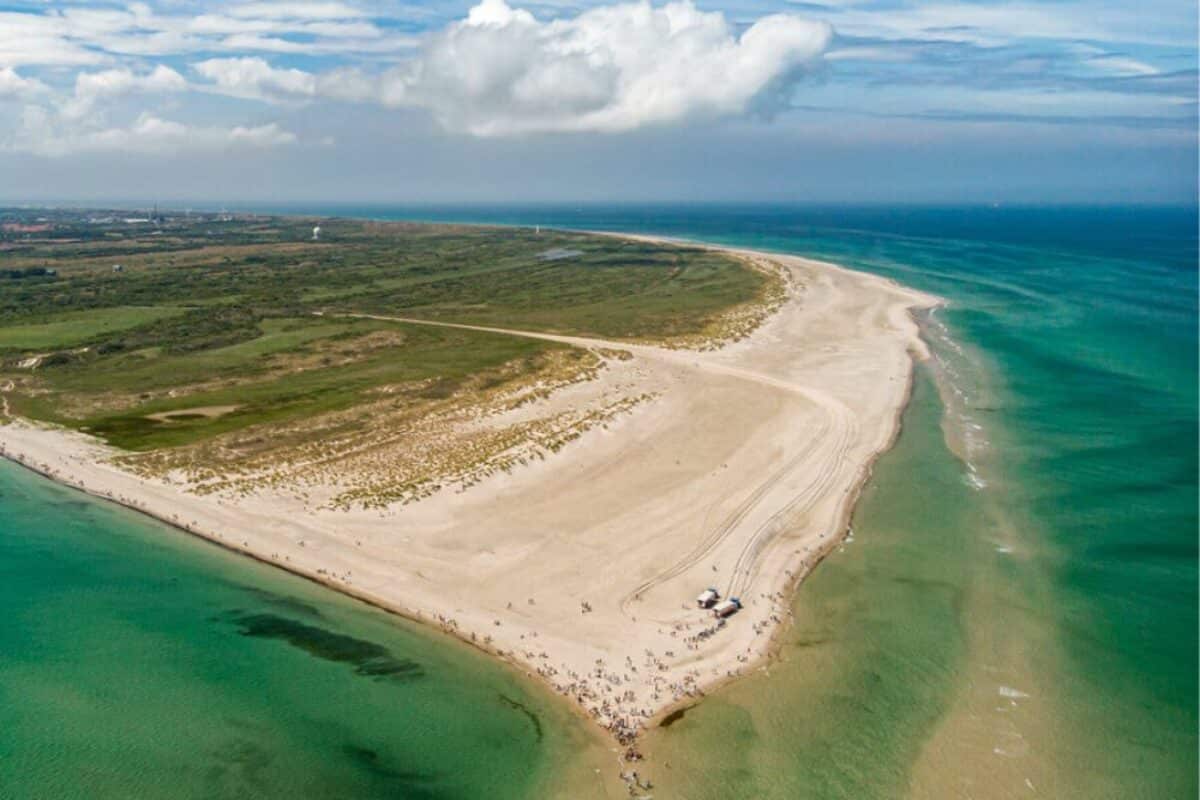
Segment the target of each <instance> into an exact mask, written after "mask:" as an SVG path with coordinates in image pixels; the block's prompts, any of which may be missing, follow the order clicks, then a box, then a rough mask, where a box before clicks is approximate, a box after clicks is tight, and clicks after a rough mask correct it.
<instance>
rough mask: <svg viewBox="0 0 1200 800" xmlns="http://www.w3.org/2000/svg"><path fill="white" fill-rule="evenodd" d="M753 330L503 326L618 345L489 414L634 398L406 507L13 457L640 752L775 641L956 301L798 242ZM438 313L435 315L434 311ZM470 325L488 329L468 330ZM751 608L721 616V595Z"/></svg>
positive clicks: (81, 443)
mask: <svg viewBox="0 0 1200 800" xmlns="http://www.w3.org/2000/svg"><path fill="white" fill-rule="evenodd" d="M732 252H734V253H735V254H736V255H738V256H740V257H743V258H747V259H750V260H752V261H755V262H757V263H759V264H760V265H761V266H762V267H763V268H768V269H781V270H783V271H784V273H785V275H786V277H787V280H786V283H787V286H788V291H787V297H786V299H785V301H784V302H783V304H782V305H781V306H780V307H779V308H778V310H776V311H775V312H774V313H773V314H772V315H771V316H770V317H768V318H767V320H766V321H765V322H764V323H763V324H762V325H760V326H759V327H758V328H757V329H756V330H755V331H754V332H753V333H752V334H751V335H750V336H748V337H746V338H744V339H742V340H740V341H737V342H735V343H733V344H729V345H727V346H725V347H723V348H720V349H717V350H707V351H691V350H680V349H668V348H663V347H657V346H650V345H643V344H629V343H626V342H610V341H604V340H599V339H590V338H584V337H571V336H555V335H550V334H542V333H536V332H527V331H517V330H507V329H503V328H486V329H484V330H491V331H499V332H503V333H507V334H511V335H515V336H530V337H535V338H542V339H549V340H553V341H558V342H562V343H566V344H570V345H574V346H578V347H583V348H587V349H589V350H592V351H593V352H595V353H597V354H598V355H599V356H600V357H601V358H602V359H603V360H604V363H605V367H604V369H602V370H600V371H599V373H598V375H597V376H596V377H594V378H592V379H591V380H587V381H583V382H579V383H574V384H571V385H569V386H566V387H565V388H561V389H559V390H557V391H556V392H554V393H553V394H551V395H550V396H549V397H547V398H544V399H542V400H539V401H537V402H536V403H531V404H527V405H523V406H521V407H520V408H517V409H512V410H509V411H506V412H504V414H502V415H500V416H499V417H496V418H488V419H483V420H480V421H479V422H478V424H479V425H481V426H488V425H501V424H505V425H511V424H512V423H513V422H514V421H515V420H519V419H521V418H534V417H546V416H550V415H553V414H555V413H560V412H563V411H567V410H578V409H587V408H595V409H605V408H614V407H619V408H620V409H621V411H620V413H617V414H615V415H612V416H611V417H605V421H604V422H603V424H597V425H594V426H593V427H591V428H590V429H588V430H587V431H586V432H584V433H583V434H582V435H581V436H580V437H579V438H577V439H575V440H574V441H572V442H570V443H569V444H567V445H566V446H564V447H562V448H561V449H559V450H558V451H557V452H554V453H551V454H549V455H547V456H545V457H544V458H539V459H533V460H531V461H530V463H528V464H525V465H522V466H518V467H516V468H514V469H512V470H511V471H507V472H499V473H497V474H493V475H490V476H488V477H486V478H483V479H482V480H480V481H478V482H475V483H473V484H472V485H469V486H465V487H459V486H449V485H447V486H445V487H443V488H442V489H441V490H440V491H438V492H436V493H434V494H432V495H431V496H429V497H427V498H425V499H422V500H420V501H419V502H415V503H411V504H407V505H395V506H391V507H387V508H384V509H361V508H352V509H349V510H343V509H335V508H329V507H322V500H324V499H327V498H328V497H331V496H333V494H334V488H333V487H330V488H329V490H328V492H326V494H325V495H322V494H321V492H320V487H317V489H316V490H310V491H309V492H308V494H307V495H306V496H305V497H300V496H298V495H297V494H296V493H295V492H292V491H288V490H287V487H280V488H279V489H277V490H276V489H269V488H265V489H262V490H259V491H257V492H255V493H253V494H250V495H248V496H247V495H244V494H235V493H232V492H228V493H213V494H197V493H194V492H192V491H188V490H187V486H186V484H183V483H182V482H180V481H172V480H171V479H170V477H169V476H168V477H167V478H165V479H161V480H160V479H147V478H144V477H142V476H139V475H134V474H132V473H130V472H127V471H124V470H123V469H121V468H120V467H119V466H117V465H116V464H115V463H114V462H113V458H114V456H115V455H117V452H116V451H114V450H112V449H110V448H108V447H107V446H105V445H103V444H102V443H100V442H98V441H97V440H95V439H92V438H90V437H87V436H85V435H83V434H78V433H74V432H68V431H64V430H60V429H53V428H50V427H47V426H42V425H35V424H32V423H28V422H25V421H22V420H16V421H13V422H10V423H9V424H7V425H3V426H0V448H2V450H3V454H4V455H5V456H7V457H8V458H10V459H13V460H15V461H18V462H20V463H23V464H25V465H26V466H29V467H31V468H33V469H36V470H38V471H39V472H42V473H44V474H46V475H48V476H50V477H52V478H53V479H55V480H58V481H60V482H62V483H65V484H69V485H72V486H75V487H78V488H80V489H83V490H85V491H88V492H90V493H92V494H95V495H98V496H101V497H105V498H110V499H112V500H115V501H117V502H120V503H123V504H125V505H127V506H129V507H132V508H135V509H138V510H140V511H143V512H145V513H147V514H150V515H153V516H155V517H158V518H159V519H162V520H164V521H166V522H169V523H171V524H173V525H175V526H178V527H180V528H183V529H186V530H188V531H190V532H192V533H194V534H197V535H199V536H203V537H205V538H207V539H210V540H212V541H214V542H218V543H220V544H221V545H223V546H226V547H229V548H232V549H236V550H240V551H243V552H245V553H247V554H250V555H252V556H254V557H255V558H258V559H260V560H262V561H265V562H268V563H273V564H276V565H278V566H280V567H282V568H284V569H287V570H290V571H292V572H295V573H297V574H300V575H304V576H307V577H310V578H312V579H314V580H317V581H320V582H322V583H325V584H327V585H329V586H331V587H333V588H335V589H337V590H339V591H343V592H346V593H349V594H352V595H354V596H357V597H360V598H362V599H364V600H367V601H369V602H372V603H374V604H377V605H379V606H381V607H384V608H386V609H389V610H391V611H394V612H397V613H400V614H403V615H405V616H408V617H411V618H413V619H417V620H421V621H423V622H425V623H428V624H431V625H434V626H437V627H440V628H442V629H444V630H447V631H449V632H451V633H453V634H455V635H457V636H459V637H460V638H462V639H463V640H465V641H467V642H470V643H472V644H474V645H476V646H478V647H481V648H485V649H487V650H489V651H490V652H493V653H495V654H497V655H498V656H500V657H502V658H504V659H506V660H508V661H510V662H512V663H513V664H515V665H517V666H518V667H519V668H520V669H523V670H524V671H526V672H528V673H529V674H530V675H532V676H537V677H538V678H540V679H541V680H542V681H543V682H544V683H545V684H546V685H548V686H549V687H551V688H552V689H553V690H554V691H556V692H558V693H560V694H562V695H565V696H567V697H569V698H571V699H572V700H574V701H575V702H576V703H577V704H578V705H579V707H580V708H581V709H582V710H583V712H584V713H585V714H587V715H589V716H591V717H593V718H594V719H595V720H596V721H597V722H598V723H599V724H600V725H602V726H604V727H606V728H607V729H609V730H610V731H612V732H613V734H614V735H615V736H616V737H617V739H618V740H619V741H621V742H622V743H630V742H631V741H632V740H633V738H634V737H635V736H636V733H637V731H638V730H640V729H641V728H642V727H644V726H646V725H648V724H652V722H653V720H655V719H656V718H658V717H659V716H661V715H662V714H664V713H666V712H668V711H669V710H670V709H671V708H672V707H675V706H678V705H679V704H680V703H685V702H694V698H696V697H699V696H701V695H703V694H704V693H705V692H706V691H708V690H710V689H711V688H712V687H714V686H715V685H717V684H719V683H721V682H723V681H727V680H730V679H733V678H736V677H737V676H738V675H740V674H743V673H745V672H747V671H749V670H752V669H754V668H756V666H757V665H758V664H759V663H760V662H761V661H762V660H763V659H764V658H765V657H767V655H768V654H769V651H770V645H771V641H772V633H773V631H775V630H777V629H778V627H779V626H781V625H783V624H786V622H787V618H788V614H789V607H790V606H789V602H788V598H789V593H790V591H791V589H792V587H793V586H794V585H795V583H796V581H798V580H799V579H801V578H802V577H803V576H804V575H805V574H806V573H807V572H808V571H809V570H811V569H812V568H813V566H815V564H816V563H817V562H818V561H819V560H820V558H821V557H822V556H823V555H824V554H825V553H826V552H828V551H829V550H830V549H831V548H832V547H834V546H835V545H836V544H837V543H838V542H839V541H840V540H841V538H842V537H843V535H844V534H845V531H846V525H847V519H848V516H849V513H850V510H851V508H852V506H853V503H854V500H855V497H856V496H857V492H858V490H859V488H860V487H861V486H862V484H863V482H864V480H865V479H866V477H867V475H868V472H869V470H870V465H871V464H872V462H873V461H874V459H875V458H876V457H877V456H878V455H879V454H880V453H881V452H882V451H884V450H885V449H886V448H887V447H888V445H889V443H890V442H891V441H892V440H893V438H894V437H895V435H896V433H897V429H898V424H899V413H900V411H901V410H902V409H903V406H904V404H905V401H906V398H907V396H908V391H909V385H910V380H911V373H912V368H913V361H914V359H920V358H924V357H926V356H927V351H926V348H925V346H924V344H923V342H922V341H921V339H920V338H919V334H918V329H917V325H916V323H915V322H914V320H913V318H912V312H913V311H915V310H918V309H922V308H928V307H931V306H934V305H936V304H937V303H938V302H939V301H938V299H937V298H934V297H932V296H929V295H926V294H922V293H919V292H916V291H912V290H909V289H906V288H904V287H901V286H898V285H897V284H895V283H892V282H890V281H887V280H884V279H882V278H879V277H876V276H872V275H867V274H862V273H857V272H853V271H850V270H846V269H843V268H841V267H838V266H836V265H832V264H826V263H821V262H816V261H811V260H807V259H802V258H798V257H792V256H783V255H774V254H766V253H758V252H750V251H732ZM422 324H436V323H422ZM463 327H467V326H463ZM710 586H711V587H714V588H716V589H717V590H718V591H719V592H720V593H721V595H722V596H725V597H739V598H740V599H741V602H742V603H743V605H744V608H743V609H742V610H741V611H740V612H739V613H738V614H736V615H735V616H733V617H732V618H730V619H729V620H728V621H727V622H726V623H725V624H723V625H718V624H717V621H716V620H715V619H714V617H713V615H712V613H711V612H709V611H705V610H701V609H699V608H697V605H696V601H695V598H696V596H697V594H698V593H700V592H701V591H703V590H704V589H706V588H707V587H710Z"/></svg>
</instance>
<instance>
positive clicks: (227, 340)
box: [0, 211, 769, 451]
mask: <svg viewBox="0 0 1200 800" xmlns="http://www.w3.org/2000/svg"><path fill="white" fill-rule="evenodd" d="M29 213H30V212H18V211H8V212H5V211H0V219H4V220H6V221H7V220H13V219H15V220H17V221H21V219H22V216H21V215H22V214H26V215H28V214H29ZM41 213H42V214H43V215H44V214H45V212H41ZM115 216H117V217H119V216H120V215H119V214H118V215H115ZM89 217H91V219H92V220H93V221H89ZM94 218H95V213H94V212H93V213H90V214H89V213H84V212H75V213H72V212H55V213H54V214H52V216H51V219H52V220H53V223H54V227H53V229H52V230H51V231H49V232H45V233H39V234H38V235H37V237H36V238H35V237H28V236H22V235H10V234H4V235H0V255H2V256H3V264H4V268H3V269H0V386H4V387H6V391H5V397H6V399H7V401H8V404H9V408H10V409H11V411H12V413H15V414H19V415H24V416H28V417H31V418H35V419H41V420H46V421H51V422H55V423H59V424H64V425H68V426H71V427H75V428H79V429H81V430H86V431H88V432H90V433H93V434H95V435H98V436H101V437H103V438H104V439H106V440H107V441H109V442H110V443H112V444H115V445H118V446H120V447H123V448H126V449H130V450H136V451H145V450H152V449H157V448H163V447H175V446H181V445H188V444H194V443H198V442H202V441H206V440H211V439H213V438H214V437H219V436H221V435H223V434H228V433H231V432H236V431H242V430H246V429H250V428H255V426H268V428H269V426H272V425H277V424H282V423H293V422H295V421H297V420H304V419H311V418H313V417H319V416H321V415H327V414H331V413H335V412H342V411H345V410H346V409H351V408H354V407H356V406H358V405H362V404H366V403H372V402H376V401H378V399H379V397H380V392H383V391H386V392H388V393H389V395H388V396H389V397H394V398H395V404H396V405H397V406H403V405H404V404H408V406H409V407H411V408H413V409H417V408H421V407H424V406H425V405H429V404H431V403H435V402H439V401H442V400H445V399H447V398H452V397H459V398H460V399H463V400H464V401H466V400H469V398H470V396H471V395H472V393H475V392H478V391H479V390H480V389H481V387H486V388H489V389H491V388H496V387H502V386H505V385H507V384H512V385H517V384H519V383H520V382H522V381H526V382H531V381H533V380H545V379H547V378H548V377H549V376H550V374H551V373H554V375H555V376H557V377H559V378H561V377H562V374H563V371H564V370H568V371H569V370H571V369H576V370H583V369H587V368H588V365H589V364H590V363H591V362H590V361H589V360H588V359H587V358H584V357H583V355H584V354H583V353H582V351H578V353H577V351H570V350H569V349H568V348H564V347H562V346H559V345H553V344H550V343H545V342H538V341H533V340H528V339H520V338H517V337H510V336H503V335H498V334H486V333H480V332H471V331H463V330H452V329H445V328H434V327H427V326H420V325H406V324H402V323H393V322H383V321H378V320H367V319H350V318H347V317H344V316H339V315H340V314H345V313H356V312H360V313H372V314H385V315H397V316H410V317H416V318H425V319H430V320H439V321H452V322H464V323H473V324H483V325H491V326H499V327H511V328H526V329H535V330H544V331H553V332H561V333H575V334H584V335H594V336H601V337H606V338H613V339H630V340H653V341H665V342H673V341H674V342H689V341H697V340H704V339H705V338H706V337H709V338H713V337H719V336H720V333H721V331H720V325H721V324H722V320H723V319H725V318H726V315H727V313H728V312H730V311H733V310H737V309H739V308H745V307H749V306H753V305H754V304H755V303H756V302H758V301H760V300H761V299H762V298H763V296H764V295H765V293H766V292H767V289H768V284H769V281H768V280H767V279H766V278H764V276H762V275H761V274H759V273H757V272H754V271H752V270H750V269H748V268H746V267H745V266H744V265H743V264H741V263H740V262H738V261H735V260H734V259H732V258H730V257H727V256H725V255H722V254H718V253H713V252H710V251H706V250H702V249H699V248H693V247H687V246H677V245H657V244H649V243H641V242H630V241H624V240H620V239H616V238H612V237H603V236H593V235H585V234H576V233H566V232H540V233H539V232H534V231H531V230H526V229H517V228H481V227H468V226H449V225H416V224H404V223H389V224H381V223H369V222H361V221H353V220H322V221H321V227H322V235H321V239H320V241H313V240H312V237H311V229H312V225H313V221H312V220H301V219H290V218H265V217H247V218H238V219H232V220H229V219H220V218H215V217H212V216H208V217H203V216H200V217H175V218H173V219H168V220H165V221H163V222H161V223H160V224H159V225H157V226H152V225H134V226H131V225H124V224H121V223H120V222H106V223H99V224H98V223H96V222H95V221H94ZM117 265H120V268H119V269H117V268H116V266H117ZM568 352H569V353H575V354H574V355H570V356H566V355H564V354H566V353H568ZM554 354H557V355H554ZM31 359H33V361H32V362H31ZM31 363H33V364H34V365H33V366H31ZM255 429H256V430H257V428H255Z"/></svg>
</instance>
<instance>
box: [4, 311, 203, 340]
mask: <svg viewBox="0 0 1200 800" xmlns="http://www.w3.org/2000/svg"><path fill="white" fill-rule="evenodd" d="M181 313H183V309H181V308H173V307H171V306H148V307H140V308H139V307H134V306H130V307H120V306H118V307H116V308H99V309H95V310H92V311H73V312H67V313H65V314H57V315H55V316H54V317H53V318H50V319H47V320H46V321H45V322H29V323H27V324H24V325H20V324H18V325H8V326H5V327H3V328H0V350H43V349H47V348H60V347H72V346H75V345H79V344H82V343H84V342H87V341H89V340H91V339H95V338H97V337H100V336H104V335H106V334H111V333H115V332H117V331H124V330H128V329H130V328H136V327H139V326H141V325H146V324H147V323H150V322H154V321H155V320H159V319H163V318H165V317H172V316H177V315H178V314H181Z"/></svg>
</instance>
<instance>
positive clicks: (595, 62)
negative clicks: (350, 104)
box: [379, 0, 831, 136]
mask: <svg viewBox="0 0 1200 800" xmlns="http://www.w3.org/2000/svg"><path fill="white" fill-rule="evenodd" d="M830 36H831V30H830V28H829V26H828V25H826V24H824V23H821V22H814V21H810V20H807V19H803V18H800V17H797V16H794V15H791V14H773V15H771V16H767V17H764V18H762V19H760V20H758V21H757V22H755V23H754V24H753V25H751V26H750V27H749V28H747V29H746V30H745V31H744V32H742V33H741V35H740V36H739V35H737V34H736V33H735V31H734V30H733V28H732V26H731V25H730V24H729V22H728V21H727V20H726V19H725V16H724V15H723V14H722V13H720V12H703V11H699V10H698V9H697V8H696V7H695V6H694V5H693V4H692V3H691V2H690V0H679V1H678V2H671V3H668V4H666V5H664V6H660V7H654V6H652V5H651V4H650V3H649V2H635V3H621V4H617V5H611V6H604V7H599V8H594V9H591V10H588V11H585V12H583V13H582V14H580V15H578V16H576V17H574V18H571V19H563V20H554V21H550V22H541V21H539V20H537V19H536V18H535V17H534V16H533V15H532V14H531V13H529V12H528V11H525V10H521V9H514V8H512V7H510V6H509V5H508V4H507V3H505V2H504V0H482V2H481V3H480V4H479V5H477V6H475V7H474V8H472V9H471V11H470V12H469V14H468V16H467V18H466V19H465V20H462V21H459V22H456V23H454V24H452V25H450V26H449V27H448V28H446V29H445V30H443V31H441V32H439V33H437V34H434V35H432V36H431V37H429V38H428V39H427V40H426V42H425V43H424V46H423V47H422V49H421V51H420V53H419V55H418V56H416V57H415V58H414V59H413V60H411V61H409V62H407V63H405V64H402V65H400V66H399V67H397V68H395V69H393V70H391V71H389V72H388V73H385V74H384V75H383V76H382V78H381V80H380V88H379V92H380V100H381V101H382V102H383V103H385V104H386V105H391V106H406V107H417V108H424V109H427V110H428V111H429V112H431V113H432V114H433V116H434V117H435V118H436V119H437V120H438V121H439V122H440V123H441V124H442V125H443V126H444V127H446V128H448V129H450V130H455V131H465V132H468V133H471V134H474V135H477V136H503V135H512V134H521V133H536V132H555V131H608V132H615V131H628V130H632V129H635V128H639V127H643V126H646V125H653V124H659V123H666V122H676V121H679V120H683V119H687V118H691V117H717V116H724V115H732V114H741V113H744V112H745V111H747V110H748V109H749V108H750V106H751V104H752V102H753V101H754V100H755V99H756V98H758V97H759V96H760V95H762V94H763V93H764V92H766V91H768V90H770V89H771V88H773V87H774V86H777V85H778V84H779V83H780V82H784V81H787V80H789V79H791V78H793V77H794V76H795V75H797V74H798V72H799V71H800V70H802V69H803V68H804V67H805V66H807V65H809V64H811V63H812V62H813V61H814V60H815V59H817V58H818V57H819V56H820V55H821V53H822V52H823V51H824V50H825V48H826V47H827V45H828V43H829V39H830Z"/></svg>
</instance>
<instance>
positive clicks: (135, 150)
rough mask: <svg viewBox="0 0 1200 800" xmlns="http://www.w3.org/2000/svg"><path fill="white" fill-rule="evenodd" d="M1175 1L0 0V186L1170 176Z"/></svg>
mask: <svg viewBox="0 0 1200 800" xmlns="http://www.w3.org/2000/svg"><path fill="white" fill-rule="evenodd" d="M1196 41H1197V11H1196V4H1195V3H1194V2H1193V1H1192V0H1185V1H1178V0H1153V1H1151V2H1142V3H1127V2H1113V1H1112V0H1102V1H1092V2H1080V1H1079V0H1074V1H1071V0H1056V1H1055V2H1007V1H1005V2H943V1H942V0H933V2H921V3H918V2H902V1H900V0H882V1H881V2H873V1H872V0H828V2H826V1H822V2H801V1H797V2H787V1H786V0H731V1H730V2H711V1H709V0H697V1H696V2H695V3H692V2H675V3H666V4H649V3H623V2H612V3H608V2H583V3H578V2H572V0H563V1H562V2H557V1H555V0H552V2H549V3H546V2H531V3H521V2H519V0H507V2H506V0H481V2H479V3H476V4H472V3H457V2H452V3H414V2H395V1H394V0H362V2H356V0H293V1H287V0H285V1H284V2H210V1H209V0H204V1H203V2H190V1H189V0H162V2H140V3H132V4H128V5H126V4H106V3H103V2H88V3H71V2H16V3H12V2H9V3H4V2H3V0H0V200H2V201H6V202H37V201H45V200H54V201H77V202H90V201H100V200H121V201H144V202H149V201H151V200H159V201H163V202H172V201H187V200H193V201H197V202H200V201H212V202H223V203H227V204H230V205H236V204H237V203H239V202H246V203H249V202H264V201H266V202H283V201H288V200H296V201H321V200H329V201H374V202H387V201H397V202H401V201H402V202H423V201H425V202H454V201H487V202H496V201H505V200H512V201H542V200H548V201H555V200H579V201H605V200H650V201H657V200H666V201H670V200H706V201H723V200H728V201H755V200H761V201H773V202H774V201H785V202H786V201H796V202H864V201H865V202H885V203H902V202H954V201H965V202H1047V203H1057V202H1124V201H1132V202H1168V203H1179V202H1194V201H1195V198H1196V169H1197V161H1196V150H1197V103H1196V93H1197V44H1196Z"/></svg>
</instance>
